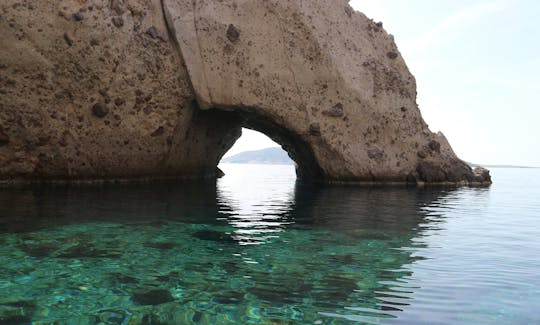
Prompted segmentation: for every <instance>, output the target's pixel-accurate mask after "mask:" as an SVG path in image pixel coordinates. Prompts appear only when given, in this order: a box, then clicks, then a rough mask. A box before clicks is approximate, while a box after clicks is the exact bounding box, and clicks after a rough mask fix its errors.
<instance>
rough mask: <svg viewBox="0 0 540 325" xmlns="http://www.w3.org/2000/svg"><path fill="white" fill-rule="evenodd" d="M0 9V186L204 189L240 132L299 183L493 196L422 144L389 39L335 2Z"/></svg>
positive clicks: (162, 2) (435, 146) (409, 87)
mask: <svg viewBox="0 0 540 325" xmlns="http://www.w3.org/2000/svg"><path fill="white" fill-rule="evenodd" d="M2 10H3V14H2V17H1V19H0V33H1V35H2V38H1V39H0V72H1V74H0V95H1V96H2V100H1V101H0V180H1V181H2V182H3V183H11V182H15V181H25V182H26V181H43V180H46V181H50V180H65V181H70V182H73V181H81V180H83V181H96V180H118V179H157V178H171V177H174V178H204V177H215V176H216V173H215V170H216V165H217V163H218V162H219V160H220V158H221V156H222V155H223V154H224V153H225V152H226V151H227V149H228V148H229V147H230V146H231V145H232V144H233V143H234V141H235V140H236V139H237V138H238V136H239V135H240V128H241V127H242V126H247V127H250V128H254V129H256V130H259V131H262V132H263V133H265V134H267V135H268V136H270V137H271V138H274V139H275V140H277V141H278V142H279V143H281V144H283V145H284V147H285V149H286V150H288V152H289V153H290V155H291V156H293V158H294V159H295V160H296V161H297V162H298V164H299V175H300V176H302V177H305V178H309V179H312V180H317V181H326V182H353V183H360V184H374V183H377V184H398V183H399V184H405V183H417V184H422V183H438V184H441V183H443V184H447V183H452V184H489V183H490V182H491V180H490V177H489V173H488V172H487V171H486V170H478V171H476V172H474V171H473V170H472V169H471V168H470V167H469V166H468V165H467V164H466V163H464V162H463V161H461V160H460V159H459V158H457V156H456V155H455V153H454V152H453V151H452V149H451V147H450V145H449V144H448V141H447V140H446V139H445V137H444V136H443V135H442V134H441V133H437V134H434V133H432V132H431V131H430V130H429V128H428V126H427V125H426V123H425V122H424V121H423V119H422V116H421V114H420V111H419V109H418V106H417V104H416V83H415V79H414V77H413V76H412V75H411V73H410V72H409V70H408V69H407V66H406V65H405V62H404V61H403V59H402V57H401V56H400V53H399V51H398V49H397V47H396V45H395V43H394V41H393V37H392V36H391V35H389V34H387V33H386V31H385V30H384V29H383V27H382V24H381V23H375V22H373V21H372V20H370V19H368V18H366V17H365V16H364V15H363V14H361V13H359V12H355V11H354V10H352V9H351V8H350V7H349V5H348V3H347V1H346V0H336V1H322V0H320V1H319V0H318V1H308V2H307V1H296V0H289V1H281V0H266V1H251V0H235V1H233V0H230V1H229V0H222V1H200V0H111V1H90V2H85V3H83V2H80V1H76V0H70V1H64V2H62V3H61V4H59V2H58V1H52V0H50V1H49V0H47V1H43V2H41V3H40V5H39V6H35V5H33V4H31V3H29V2H28V3H27V2H20V1H16V0H7V2H6V3H5V4H4V3H3V4H2ZM53 13H54V14H53Z"/></svg>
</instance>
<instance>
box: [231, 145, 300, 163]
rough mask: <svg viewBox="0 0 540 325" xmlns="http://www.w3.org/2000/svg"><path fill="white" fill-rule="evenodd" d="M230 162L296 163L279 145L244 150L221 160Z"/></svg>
mask: <svg viewBox="0 0 540 325" xmlns="http://www.w3.org/2000/svg"><path fill="white" fill-rule="evenodd" d="M221 162H222V163H229V164H268V165H294V161H292V160H291V158H289V155H287V152H285V150H283V149H281V148H279V147H273V148H266V149H261V150H255V151H244V152H241V153H239V154H236V155H234V156H231V157H227V158H224V159H222V160H221Z"/></svg>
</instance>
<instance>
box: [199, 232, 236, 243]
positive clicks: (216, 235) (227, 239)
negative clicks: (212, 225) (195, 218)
mask: <svg viewBox="0 0 540 325" xmlns="http://www.w3.org/2000/svg"><path fill="white" fill-rule="evenodd" d="M193 236H194V237H196V238H198V239H202V240H210V241H215V242H220V243H235V242H236V241H235V240H234V238H232V236H231V235H229V234H226V233H224V232H221V231H215V230H199V231H196V232H195V233H194V234H193Z"/></svg>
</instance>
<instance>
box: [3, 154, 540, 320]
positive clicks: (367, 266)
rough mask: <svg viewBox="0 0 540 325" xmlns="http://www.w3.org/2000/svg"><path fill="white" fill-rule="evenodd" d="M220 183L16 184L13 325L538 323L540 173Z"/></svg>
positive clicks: (234, 172)
mask: <svg viewBox="0 0 540 325" xmlns="http://www.w3.org/2000/svg"><path fill="white" fill-rule="evenodd" d="M221 167H222V169H223V170H224V171H225V172H226V173H227V176H225V177H224V178H222V179H220V180H219V181H218V182H217V184H214V183H190V184H176V185H175V184H161V185H139V186H107V187H99V188H67V189H66V188H56V189H50V188H43V189H34V190H1V191H0V323H2V324H5V323H12V324H19V323H20V324H25V323H30V322H31V321H34V323H36V324H52V323H54V324H96V323H100V322H102V323H104V324H189V323H203V324H226V323H250V322H251V323H261V324H287V323H294V324H302V323H306V324H348V323H354V322H358V323H366V324H379V323H381V324H483V323H490V324H537V323H540V316H539V314H538V310H539V309H540V276H538V274H539V273H540V236H539V235H540V170H532V169H494V170H492V174H493V176H494V180H495V184H494V185H493V186H492V187H491V188H489V189H475V188H460V189H406V188H394V189H390V188H372V189H366V188H355V187H324V188H315V187H311V186H308V185H304V184H300V183H295V177H294V171H293V169H292V168H291V167H290V166H256V165H223V166H221Z"/></svg>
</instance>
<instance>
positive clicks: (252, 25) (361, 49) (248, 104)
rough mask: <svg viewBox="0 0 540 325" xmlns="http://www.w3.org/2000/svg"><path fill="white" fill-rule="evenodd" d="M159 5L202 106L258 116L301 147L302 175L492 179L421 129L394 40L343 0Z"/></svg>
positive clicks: (360, 179) (172, 1)
mask: <svg viewBox="0 0 540 325" xmlns="http://www.w3.org/2000/svg"><path fill="white" fill-rule="evenodd" d="M164 12H165V16H166V19H167V23H168V27H169V31H170V33H171V37H172V38H173V39H174V40H175V41H176V42H177V45H178V48H179V51H180V53H181V55H182V57H183V59H184V61H185V63H186V67H187V71H188V73H189V76H190V79H191V83H192V86H193V89H194V91H195V94H196V97H197V101H198V103H199V106H200V108H201V109H203V110H204V109H210V108H218V109H223V110H236V111H238V110H239V111H240V112H241V114H243V115H250V116H252V117H255V118H254V119H253V120H257V117H264V119H263V120H265V121H269V122H270V124H268V125H272V127H268V128H266V132H264V131H263V132H264V133H266V134H267V135H269V136H270V137H272V132H273V131H272V130H273V129H276V130H279V131H276V134H284V135H285V134H286V136H283V137H281V141H282V142H283V141H285V142H287V141H288V140H287V139H288V138H290V139H294V140H291V142H293V143H302V145H298V146H291V148H293V147H298V148H300V147H305V148H306V150H305V151H307V152H309V154H306V155H303V154H300V155H298V157H309V159H305V160H303V161H308V160H311V161H310V162H309V165H310V166H311V167H309V168H306V171H307V170H310V171H315V170H316V172H308V173H307V176H309V177H311V178H313V179H317V180H324V181H330V182H356V183H364V184H372V183H386V184H392V183H424V182H428V183H446V182H449V183H450V182H451V183H459V182H463V183H467V182H468V183H482V182H489V181H490V180H489V175H488V174H486V173H485V172H483V173H484V174H482V175H480V173H477V174H475V173H473V171H472V169H471V168H470V167H469V166H468V165H467V164H466V163H464V162H463V161H461V160H460V159H458V158H457V157H456V155H455V153H454V152H453V151H452V149H451V147H450V145H449V144H448V141H447V140H446V138H445V137H444V136H443V135H442V134H441V133H438V134H434V133H432V132H431V131H430V130H429V128H428V126H427V124H426V123H425V122H424V120H423V119H422V116H421V114H420V111H419V109H418V106H417V104H416V83H415V79H414V77H413V76H412V75H411V74H410V72H409V70H408V69H407V66H406V65H405V62H404V61H403V59H402V58H401V56H400V54H399V51H398V50H397V47H396V45H395V43H394V41H393V37H392V36H391V35H389V34H387V33H386V32H385V31H384V29H383V28H382V24H380V23H375V22H373V21H372V20H369V19H367V18H366V17H365V16H364V15H363V14H361V13H359V12H354V10H352V9H351V8H350V7H349V5H348V1H346V0H339V1H310V2H302V1H279V0H268V1H262V2H259V1H250V0H239V1H193V2H191V1H178V0H164ZM248 13H249V14H248ZM248 120H249V119H248ZM278 142H279V141H278ZM290 152H291V153H292V154H291V155H292V156H295V150H292V151H290ZM298 157H297V158H298ZM293 158H294V157H293ZM304 165H306V166H307V165H308V164H307V163H305V164H304ZM300 170H302V168H300Z"/></svg>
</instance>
